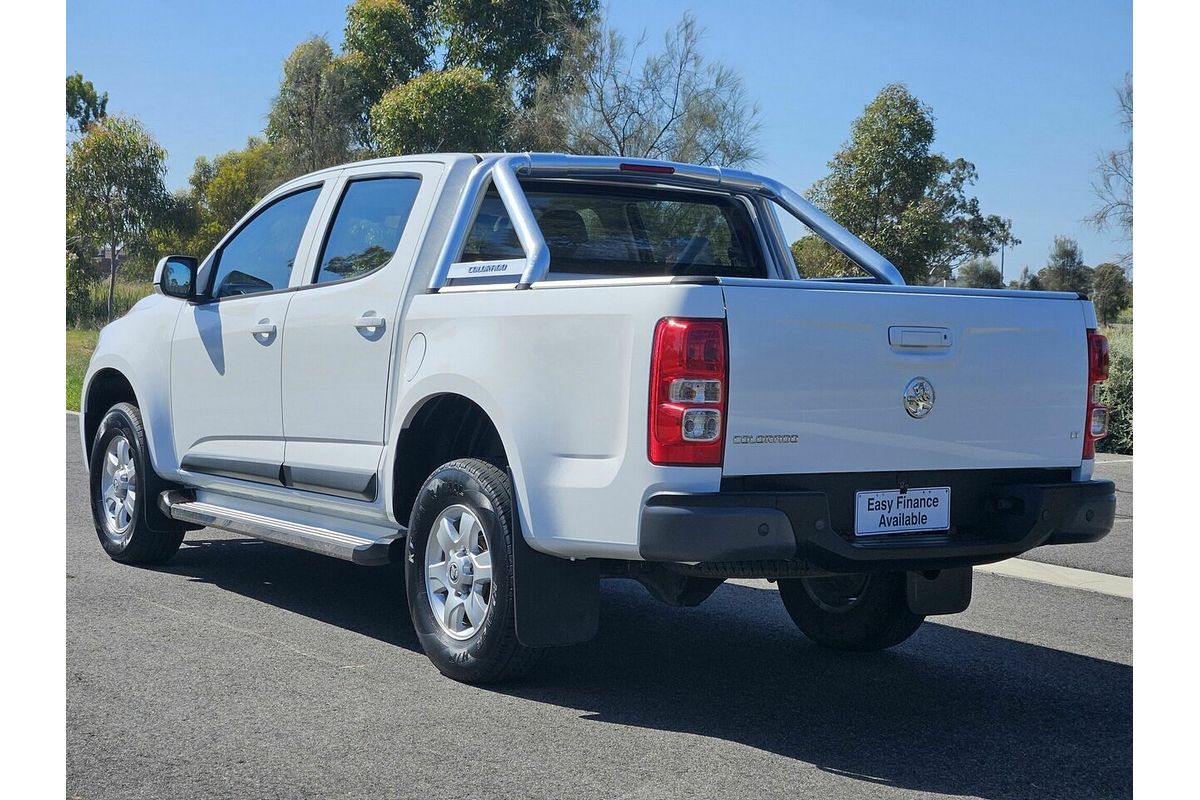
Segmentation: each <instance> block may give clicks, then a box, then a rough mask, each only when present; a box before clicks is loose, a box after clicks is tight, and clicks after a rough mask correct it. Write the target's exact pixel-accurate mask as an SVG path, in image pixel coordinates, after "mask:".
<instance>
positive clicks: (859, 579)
mask: <svg viewBox="0 0 1200 800" xmlns="http://www.w3.org/2000/svg"><path fill="white" fill-rule="evenodd" d="M905 581H906V576H905V573H903V572H888V573H872V574H863V575H831V576H827V577H813V578H790V579H787V580H781V581H779V596H780V598H782V600H783V605H784V608H786V609H787V612H788V615H789V616H791V618H792V621H793V622H795V623H796V626H797V627H798V628H800V630H801V631H802V632H803V633H804V635H805V636H807V637H808V638H809V639H812V640H813V641H814V642H816V643H817V644H819V645H821V646H822V647H828V648H831V649H834V650H883V649H885V648H888V647H894V646H895V645H898V644H900V643H901V642H903V641H904V640H905V639H907V638H908V637H910V636H912V635H913V634H914V633H916V631H917V628H919V627H921V623H922V622H924V621H925V617H923V616H920V615H918V614H914V613H912V612H911V611H909V610H908V598H907V596H906V584H905Z"/></svg>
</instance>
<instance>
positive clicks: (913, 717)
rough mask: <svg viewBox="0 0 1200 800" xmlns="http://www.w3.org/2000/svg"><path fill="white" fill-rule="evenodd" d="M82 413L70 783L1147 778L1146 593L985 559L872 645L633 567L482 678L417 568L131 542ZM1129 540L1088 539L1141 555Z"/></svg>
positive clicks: (1072, 789) (74, 514)
mask: <svg viewBox="0 0 1200 800" xmlns="http://www.w3.org/2000/svg"><path fill="white" fill-rule="evenodd" d="M75 425H76V420H75V418H74V417H71V416H69V417H68V419H67V428H68V437H67V457H66V473H67V493H66V504H67V565H66V566H67V579H66V591H67V787H66V788H67V797H69V798H74V797H79V798H88V799H89V800H91V799H92V798H118V797H119V798H156V799H158V798H174V797H188V798H209V797H228V798H239V800H241V799H243V798H301V797H323V798H324V797H348V798H380V797H418V796H419V797H425V798H438V797H447V798H456V797H467V796H471V797H522V798H534V797H547V798H561V797H571V798H572V800H579V799H581V798H591V797H597V798H617V797H629V798H659V797H697V798H712V797H719V796H723V797H754V798H769V797H805V796H808V797H821V798H828V797H833V798H838V797H847V798H848V797H855V798H858V797H870V798H874V797H883V798H895V797H919V796H928V795H951V796H971V797H985V798H1017V797H1022V798H1023V797H1048V798H1088V799H1089V800H1092V799H1093V798H1103V797H1125V796H1129V795H1130V794H1131V791H1132V768H1131V763H1132V738H1133V734H1132V677H1133V674H1132V666H1131V617H1132V603H1131V601H1129V600H1125V599H1120V598H1116V597H1109V596H1106V595H1101V594H1093V593H1088V592H1083V591H1079V590H1075V589H1066V588H1060V587H1057V586H1051V585H1045V584H1039V583H1031V582H1026V581H1021V580H1017V579H1012V578H1005V577H1000V576H995V575H985V574H979V575H977V576H976V581H975V598H974V602H973V604H972V606H971V608H970V609H969V610H968V611H967V612H966V613H964V614H959V615H955V616H951V617H939V618H936V621H935V622H929V623H926V624H925V625H924V626H923V627H922V629H921V630H920V631H919V632H918V633H917V635H916V636H914V637H913V638H912V639H911V640H909V641H908V642H907V643H905V644H904V645H902V646H900V647H898V648H895V649H894V650H892V651H889V652H886V653H879V654H871V655H865V656H849V655H842V654H831V653H827V652H824V651H821V650H819V649H817V648H816V647H813V646H811V645H810V644H808V643H807V642H806V641H805V640H804V639H803V637H802V636H801V635H800V634H799V632H798V631H797V630H796V628H795V627H794V625H793V624H792V622H791V620H790V619H789V618H788V617H787V616H786V614H785V613H784V611H783V608H782V605H781V604H780V603H779V600H778V597H776V596H775V593H774V592H773V591H771V590H769V589H766V588H760V586H758V585H755V586H746V585H732V584H726V585H725V586H723V587H722V588H721V589H719V590H718V592H717V593H716V595H714V596H713V597H712V598H711V599H709V600H708V601H707V602H706V603H705V604H704V605H702V606H700V607H699V608H695V609H672V608H668V607H666V606H662V605H660V604H658V603H657V602H655V601H654V600H652V599H651V598H650V597H649V596H648V595H647V594H646V592H645V591H644V590H643V589H642V588H641V587H640V586H638V585H636V584H633V583H627V582H617V581H614V582H609V583H608V584H606V586H605V589H604V593H603V607H602V616H601V625H600V634H599V636H598V637H597V639H596V640H594V641H592V642H590V643H588V644H585V645H580V646H577V647H571V648H563V649H561V650H556V651H553V652H552V653H551V654H550V656H549V657H548V658H547V659H546V660H545V661H544V662H543V663H542V665H541V667H540V669H539V670H538V671H537V672H536V673H535V674H534V675H533V676H532V677H531V678H530V679H527V680H526V681H525V682H523V683H521V684H520V685H516V686H512V687H508V688H504V689H482V688H472V687H465V686H461V685H458V684H455V683H453V682H450V681H448V680H446V679H444V678H442V677H441V676H440V675H439V674H438V673H437V672H436V670H434V669H433V667H432V666H431V665H430V664H429V662H428V661H427V660H426V659H425V657H424V656H423V655H422V654H421V652H420V650H419V649H418V647H417V643H416V639H415V636H414V634H413V631H412V626H411V624H410V623H409V621H408V617H407V612H406V609H405V608H404V604H403V599H402V594H403V593H402V584H401V581H402V576H401V574H400V573H399V571H398V570H397V569H395V568H392V567H383V568H363V567H355V566H353V565H351V564H348V563H344V562H340V561H334V560H331V559H326V558H322V557H321V556H317V555H312V554H309V553H304V552H300V551H295V550H291V549H288V548H284V547H280V546H276V545H271V544H265V543H260V542H255V541H253V540H250V539H243V538H239V537H235V536H231V535H226V534H223V533H219V532H214V531H210V530H204V531H199V532H196V533H194V534H190V535H189V537H188V539H187V540H186V541H185V544H184V547H183V548H182V549H181V550H180V551H179V553H178V554H177V555H176V557H175V558H174V559H173V560H172V561H171V562H170V563H169V564H168V565H167V566H166V567H165V568H160V569H153V570H151V569H139V568H134V567H127V566H122V565H119V564H116V563H114V562H112V561H110V560H109V559H108V558H107V556H105V555H104V553H103V551H102V550H101V549H100V546H99V544H98V542H97V541H96V535H95V532H94V530H93V528H92V524H91V520H90V515H89V511H88V506H87V494H86V480H85V473H84V470H83V467H82V464H81V462H80V458H79V455H78V453H77V448H78V444H77V438H76V434H75ZM1115 466H1116V465H1114V467H1115ZM1127 488H1129V487H1127ZM1115 536H1116V534H1114V537H1115ZM1114 537H1110V538H1109V540H1106V542H1107V544H1105V549H1104V553H1105V554H1104V555H1099V554H1098V553H1099V549H1098V550H1097V553H1088V552H1086V551H1083V550H1080V551H1079V555H1078V559H1077V557H1076V555H1075V554H1066V555H1063V556H1062V558H1064V559H1067V560H1068V561H1071V562H1072V563H1071V565H1072V566H1081V568H1088V567H1085V566H1082V565H1083V564H1084V563H1085V561H1088V560H1092V561H1088V563H1095V564H1107V563H1112V564H1115V565H1118V566H1120V565H1121V564H1125V565H1128V564H1129V561H1130V558H1129V555H1128V552H1122V550H1124V551H1127V550H1128V543H1129V537H1128V534H1127V533H1126V534H1125V535H1124V536H1123V538H1114ZM1121 542H1124V544H1121ZM1102 544H1103V543H1102ZM1099 547H1100V546H1099V545H1098V546H1097V548H1099ZM1107 548H1112V549H1113V552H1112V553H1108V550H1107ZM1064 549H1067V548H1064ZM1039 557H1040V556H1039ZM1046 558H1047V560H1050V559H1057V558H1059V556H1046ZM1122 559H1123V560H1122ZM1126 574H1128V573H1126ZM761 586H762V587H765V586H766V584H761Z"/></svg>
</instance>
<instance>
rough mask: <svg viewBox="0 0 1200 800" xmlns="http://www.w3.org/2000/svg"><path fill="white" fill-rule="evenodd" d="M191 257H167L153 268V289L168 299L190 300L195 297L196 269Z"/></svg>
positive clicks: (197, 263) (196, 263) (197, 264)
mask: <svg viewBox="0 0 1200 800" xmlns="http://www.w3.org/2000/svg"><path fill="white" fill-rule="evenodd" d="M198 266H199V262H198V261H196V259H194V258H192V257H191V256H167V257H166V258H163V259H161V260H160V261H159V262H158V266H157V267H155V268H154V288H155V290H156V291H159V292H162V293H163V294H165V295H167V296H168V297H178V298H180V299H183V300H191V299H192V298H193V297H195V296H196V269H197V267H198Z"/></svg>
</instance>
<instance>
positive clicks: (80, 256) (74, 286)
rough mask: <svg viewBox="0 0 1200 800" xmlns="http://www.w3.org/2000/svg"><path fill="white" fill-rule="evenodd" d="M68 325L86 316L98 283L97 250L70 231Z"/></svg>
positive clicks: (68, 251)
mask: <svg viewBox="0 0 1200 800" xmlns="http://www.w3.org/2000/svg"><path fill="white" fill-rule="evenodd" d="M66 261H67V325H74V324H76V323H78V322H79V321H80V319H81V318H82V317H83V316H84V314H85V310H86V309H87V308H88V305H89V303H90V300H91V294H92V286H93V285H94V284H95V283H96V268H95V250H94V249H93V248H92V247H90V246H89V245H88V243H87V242H85V241H83V239H82V238H80V237H79V236H71V235H70V234H69V233H68V237H67V248H66Z"/></svg>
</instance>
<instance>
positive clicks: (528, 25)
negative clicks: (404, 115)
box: [437, 0, 599, 105]
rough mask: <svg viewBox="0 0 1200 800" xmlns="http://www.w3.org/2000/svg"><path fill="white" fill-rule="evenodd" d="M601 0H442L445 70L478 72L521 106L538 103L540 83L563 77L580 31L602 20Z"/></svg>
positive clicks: (439, 21) (440, 20)
mask: <svg viewBox="0 0 1200 800" xmlns="http://www.w3.org/2000/svg"><path fill="white" fill-rule="evenodd" d="M598 8H599V2H598V1H597V0H442V2H440V3H438V5H437V11H438V19H437V22H438V24H439V27H440V38H441V41H443V42H444V43H445V47H446V57H445V66H447V67H456V66H465V67H475V68H476V69H478V70H480V71H481V72H483V74H484V75H485V76H487V78H488V80H490V81H492V82H493V83H495V84H497V85H499V86H511V87H512V89H513V91H514V93H515V95H516V97H517V100H518V102H519V103H520V104H521V105H527V104H528V103H529V102H531V101H532V100H533V96H534V90H535V86H536V84H537V81H538V80H539V79H540V78H544V77H548V76H552V75H555V74H557V73H558V71H559V69H560V67H561V65H562V63H563V58H564V56H565V54H566V53H567V52H568V51H569V50H570V48H571V46H572V43H573V41H574V35H575V31H576V30H577V29H578V28H580V27H583V26H586V25H587V24H588V23H589V21H590V20H592V19H594V18H595V17H596V15H597V11H598Z"/></svg>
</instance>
